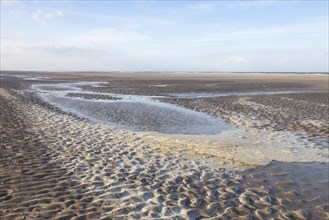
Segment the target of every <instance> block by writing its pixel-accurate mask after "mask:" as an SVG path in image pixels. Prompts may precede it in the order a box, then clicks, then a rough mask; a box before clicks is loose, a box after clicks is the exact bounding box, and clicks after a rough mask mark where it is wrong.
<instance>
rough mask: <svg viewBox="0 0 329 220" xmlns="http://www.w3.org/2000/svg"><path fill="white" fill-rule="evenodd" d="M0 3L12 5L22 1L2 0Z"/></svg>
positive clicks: (5, 5) (7, 5)
mask: <svg viewBox="0 0 329 220" xmlns="http://www.w3.org/2000/svg"><path fill="white" fill-rule="evenodd" d="M0 3H1V6H4V7H11V6H14V5H17V4H20V3H21V2H20V1H18V0H1V1H0Z"/></svg>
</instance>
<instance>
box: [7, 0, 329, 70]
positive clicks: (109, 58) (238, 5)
mask: <svg viewBox="0 0 329 220" xmlns="http://www.w3.org/2000/svg"><path fill="white" fill-rule="evenodd" d="M328 6H329V3H328V1H124V2H120V1H49V2H47V1H8V0H5V1H1V70H2V71H11V70H12V71H49V72H58V71H60V72H90V71H92V72H222V73H225V72H231V73H234V72H246V73H247V72H255V73H256V72H270V73H274V72H277V73H280V72H281V73H289V72H301V73H307V72H309V73H328V72H329V62H328V59H329V54H328V53H329V52H328V50H329V46H328V37H329V36H328V32H329V31H328V18H329V16H328V14H329V12H328V10H329V9H328Z"/></svg>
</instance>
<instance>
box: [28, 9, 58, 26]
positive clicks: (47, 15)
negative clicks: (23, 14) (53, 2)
mask: <svg viewBox="0 0 329 220" xmlns="http://www.w3.org/2000/svg"><path fill="white" fill-rule="evenodd" d="M63 16H64V13H63V12H62V11H54V12H45V11H43V10H36V11H35V12H34V13H33V14H32V18H33V20H35V21H37V22H40V23H41V24H44V25H45V24H46V23H47V20H49V19H54V18H60V17H63Z"/></svg>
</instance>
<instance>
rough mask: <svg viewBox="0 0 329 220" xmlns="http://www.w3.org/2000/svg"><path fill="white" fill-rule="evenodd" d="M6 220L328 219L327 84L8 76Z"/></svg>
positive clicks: (306, 77) (196, 77) (3, 157)
mask: <svg viewBox="0 0 329 220" xmlns="http://www.w3.org/2000/svg"><path fill="white" fill-rule="evenodd" d="M0 76H1V88H0V89H1V93H0V94H1V96H0V98H1V109H2V111H1V154H0V161H1V163H0V167H1V169H0V183H1V184H0V218H1V219H327V218H328V217H329V202H328V198H329V192H328V191H329V190H328V184H329V177H328V158H329V154H328V150H329V147H328V143H329V133H328V130H329V126H328V125H329V118H328V112H329V103H328V101H329V97H328V92H329V89H328V84H327V83H328V80H329V75H328V74H260V73H244V74H241V73H235V74H222V73H221V74H220V73H217V74H216V73H184V74H175V73H156V72H154V73H152V72H149V73H145V72H144V73H115V72H112V73H87V72H86V73H84V72H75V73H74V72H67V73H63V72H62V73H55V72H52V73H47V72H14V71H12V72H4V71H3V72H1V75H0Z"/></svg>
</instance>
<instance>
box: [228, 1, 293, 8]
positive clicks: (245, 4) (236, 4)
mask: <svg viewBox="0 0 329 220" xmlns="http://www.w3.org/2000/svg"><path fill="white" fill-rule="evenodd" d="M293 2H294V1H271V0H253V1H230V2H228V3H226V6H227V7H228V8H240V9H262V8H266V7H275V6H282V5H284V4H288V3H293Z"/></svg>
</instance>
